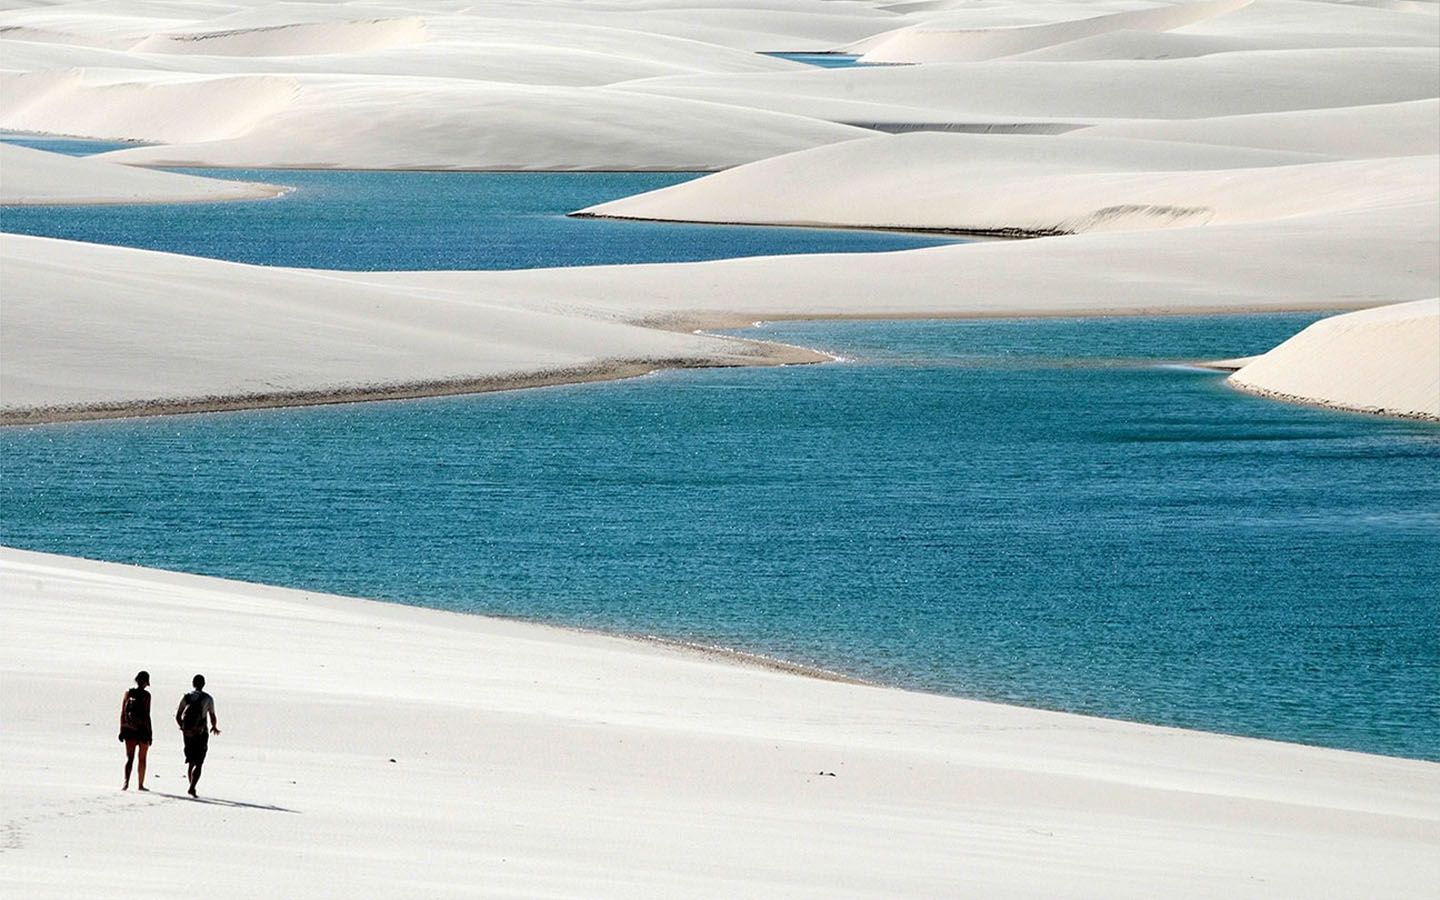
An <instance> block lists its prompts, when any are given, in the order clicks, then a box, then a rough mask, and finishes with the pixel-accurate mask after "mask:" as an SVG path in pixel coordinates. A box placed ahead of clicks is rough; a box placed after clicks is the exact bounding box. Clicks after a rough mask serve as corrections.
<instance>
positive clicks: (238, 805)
mask: <svg viewBox="0 0 1440 900" xmlns="http://www.w3.org/2000/svg"><path fill="white" fill-rule="evenodd" d="M150 795H151V796H152V797H168V798H170V799H171V800H184V801H185V802H186V803H208V804H209V805H211V806H229V807H231V808H233V809H264V810H268V811H270V812H283V813H295V814H296V815H299V814H300V810H298V809H286V808H285V807H283V806H271V805H269V804H268V803H242V802H241V801H239V800H222V799H220V798H218V797H188V796H185V797H182V796H181V795H179V794H166V793H164V792H163V791H151V792H150Z"/></svg>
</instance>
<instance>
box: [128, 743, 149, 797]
mask: <svg viewBox="0 0 1440 900" xmlns="http://www.w3.org/2000/svg"><path fill="white" fill-rule="evenodd" d="M138 746H139V748H140V783H139V784H137V785H136V787H137V788H139V789H140V790H142V791H148V790H150V789H149V788H147V787H146V786H145V757H146V756H147V755H149V753H150V745H149V744H140V745H138ZM126 768H127V769H128V768H129V766H126ZM125 781H126V782H127V783H128V782H129V781H130V779H129V777H126V779H125Z"/></svg>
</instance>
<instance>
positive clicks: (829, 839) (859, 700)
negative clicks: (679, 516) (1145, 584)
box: [0, 550, 1440, 898]
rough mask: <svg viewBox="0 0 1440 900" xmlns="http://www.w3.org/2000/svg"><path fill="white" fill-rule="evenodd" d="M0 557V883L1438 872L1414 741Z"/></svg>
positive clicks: (682, 885) (369, 884)
mask: <svg viewBox="0 0 1440 900" xmlns="http://www.w3.org/2000/svg"><path fill="white" fill-rule="evenodd" d="M0 579H3V581H0V608H3V617H4V621H5V622H6V626H7V627H6V628H5V629H3V631H0V670H3V680H4V684H5V690H4V692H3V694H0V717H3V719H4V721H5V728H4V729H3V731H0V746H3V749H4V752H5V756H6V760H7V763H6V765H5V766H4V768H3V774H0V779H3V780H0V784H3V791H4V795H5V804H4V810H3V812H0V822H3V825H4V833H5V835H6V848H5V865H4V867H3V868H0V889H3V891H4V892H5V893H6V894H8V895H13V896H25V897H35V898H47V897H57V898H58V897H67V898H68V897H73V896H76V895H84V896H88V897H110V896H115V897H118V896H130V895H133V893H134V892H135V886H136V885H143V886H144V892H145V893H146V894H147V895H149V896H171V895H178V894H181V893H195V892H200V893H203V894H205V895H206V896H215V897H232V896H233V897H240V896H247V897H250V896H256V895H265V896H291V895H295V894H304V895H306V896H315V897H353V896H362V895H363V896H427V897H446V896H460V895H465V896H473V895H476V894H480V895H486V896H518V895H524V896H549V897H596V896H606V897H611V896H613V897H640V896H647V897H649V896H662V895H665V896H686V897H711V896H714V897H733V896H736V895H745V896H785V897H817V898H818V897H826V898H830V897H835V896H837V895H844V896H850V897H882V896H887V897H888V896H895V897H900V896H909V897H914V896H940V895H948V894H952V893H955V892H960V893H966V894H973V895H976V896H985V897H1034V896H1046V897H1059V896H1063V897H1097V898H1098V897H1105V898H1117V897H1147V898H1148V897H1153V896H1155V895H1156V893H1157V892H1158V893H1162V894H1164V895H1165V896H1170V897H1213V896H1215V895H1216V894H1217V893H1227V894H1235V895H1238V896H1256V897H1261V896H1263V897H1267V898H1282V897H1297V898H1300V897H1305V898H1309V897H1315V896H1327V897H1357V898H1358V897H1369V896H1377V895H1383V896H1396V897H1398V896H1423V895H1424V894H1426V893H1427V892H1428V891H1429V890H1430V887H1431V886H1432V885H1433V884H1434V883H1435V882H1436V880H1437V879H1440V852H1437V851H1440V766H1437V765H1435V764H1432V763H1424V762H1417V761H1411V760H1403V759H1390V758H1385V757H1378V756H1367V755H1362V754H1354V753H1344V752H1339V751H1331V750H1323V749H1316V748H1308V747H1301V746H1298V745H1286V744H1277V743H1269V742H1264V741H1255V740H1246V739H1242V738H1232V737H1222V736H1218V735H1207V734H1201V733H1197V732H1186V731H1179V730H1174V729H1165V728H1155V727H1149V726H1144V725H1133V724H1128V723H1123V722H1114V721H1107V720H1103V719H1093V718H1084V717H1080V716H1071V715H1064V714H1059V713H1049V712H1041V711H1036V710H1027V709H1020V708H1015V707H1005V706H996V705H991V704H985V703H976V702H971V701H966V700H959V699H952V698H946V697H937V696H930V695H924V694H913V693H906V692H902V691H896V690H887V689H881V688H874V687H865V686H859V685H852V684H839V683H834V682H828V681H820V680H815V679H810V678H805V677H801V676H797V675H791V674H785V673H780V672H774V671H766V670H763V669H758V668H750V667H741V666H738V665H733V664H727V663H724V662H720V661H717V660H714V659H711V658H705V657H700V656H697V655H692V654H688V653H684V652H681V651H677V650H672V649H666V648H663V647H656V646H647V645H642V644H637V643H633V642H629V641H625V640H621V639H618V638H609V637H604V636H599V635H590V634H581V633H572V632H565V631H558V630H554V629H549V628H545V627H543V626H537V625H527V624H521V623H515V622H506V621H501V620H494V619H486V618H482V617H478V616H465V615H457V614H452V613H446V612H438V611H433V610H423V609H415V608H409V607H404V606H398V605H390V604H379V603H370V602H366V601H363V600H350V599H345V598H340V597H331V596H326V595H319V594H309V593H300V592H298V591H286V590H280V589H277V588H267V587H260V586H256V585H248V584H240V583H236V582H227V581H220V580H216V579H207V578H199V577H195V576H189V575H179V574H172V573H165V572H158V571H154V570H146V569H138V568H130V567H125V566H115V565H109V564H104V563H94V562H86V561H81V560H76V559H67V558H64V557H56V556H47V555H42V554H33V553H25V552H20V551H16V550H0ZM141 667H144V668H147V669H149V671H150V673H151V677H152V682H153V684H152V694H153V695H154V697H155V701H154V708H155V712H154V721H155V725H156V743H155V745H154V746H153V748H152V751H151V755H150V767H149V777H148V779H147V786H148V787H150V788H151V793H150V794H149V795H144V794H138V793H136V792H135V791H134V790H133V787H132V790H131V791H130V792H128V793H122V792H121V791H120V790H119V787H120V776H121V771H120V769H121V764H122V762H123V753H122V752H121V747H120V745H119V744H118V743H117V742H116V741H115V738H114V733H115V730H116V724H115V719H116V717H117V713H116V704H117V702H118V698H119V695H120V694H121V693H122V692H123V690H124V688H125V687H126V686H127V684H128V681H129V679H130V676H131V675H133V674H134V672H135V670H136V669H139V668H141ZM193 672H203V673H205V675H206V676H207V678H208V685H207V689H208V690H210V691H211V693H212V694H213V695H214V696H215V698H216V708H217V713H218V719H219V723H220V727H221V732H222V733H221V734H220V735H219V736H217V737H213V738H212V739H211V743H210V755H209V758H208V760H207V762H206V766H205V775H204V778H203V780H202V781H201V784H200V793H201V797H202V801H201V802H194V801H190V800H187V799H183V787H182V785H183V772H184V769H183V765H182V761H181V756H180V742H179V739H178V736H177V733H176V732H175V731H174V729H173V728H172V727H170V725H169V719H168V713H169V709H170V708H171V705H172V704H174V703H175V702H177V701H178V699H179V697H180V695H181V694H182V693H183V692H184V691H185V690H186V689H187V687H188V680H189V677H190V675H191V674H192V673H193ZM822 773H833V775H831V774H822ZM137 836H139V837H138V839H137ZM197 860H199V861H203V864H202V863H199V862H197ZM121 873H123V875H122V874H121Z"/></svg>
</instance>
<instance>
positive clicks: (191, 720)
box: [180, 691, 205, 731]
mask: <svg viewBox="0 0 1440 900" xmlns="http://www.w3.org/2000/svg"><path fill="white" fill-rule="evenodd" d="M180 727H181V728H183V729H185V730H186V731H204V730H205V701H204V700H203V699H201V697H200V692H199V691H196V692H195V693H193V694H186V695H185V709H183V710H182V711H181V712H180Z"/></svg>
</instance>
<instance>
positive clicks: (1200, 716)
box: [0, 314, 1440, 760]
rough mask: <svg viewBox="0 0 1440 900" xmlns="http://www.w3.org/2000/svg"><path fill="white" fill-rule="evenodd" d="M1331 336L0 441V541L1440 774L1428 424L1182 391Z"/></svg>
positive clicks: (1123, 343) (1436, 535)
mask: <svg viewBox="0 0 1440 900" xmlns="http://www.w3.org/2000/svg"><path fill="white" fill-rule="evenodd" d="M1314 318H1315V316H1313V315H1297V314H1285V315H1265V316H1228V317H1211V316H1203V317H1175V318H1120V319H1042V320H976V321H944V322H926V321H912V322H848V323H826V322H796V323H781V324H774V325H767V326H765V327H763V328H761V329H759V330H758V331H757V330H748V331H746V332H744V333H745V334H747V335H749V336H757V335H758V336H764V337H773V338H775V339H777V340H783V341H787V342H792V343H797V344H803V345H806V346H814V347H820V348H824V349H827V350H830V351H832V352H835V353H837V354H839V355H841V356H843V357H844V358H846V359H847V360H848V361H847V362H844V363H839V364H832V365H820V366H806V367H792V368H784V369H745V370H706V371H685V372H665V373H660V374H657V375H654V376H651V377H648V378H641V379H635V380H631V381H625V382H614V383H605V384H590V385H576V386H568V387H557V388H545V389H538V390H527V391H516V392H510V393H501V394H488V395H479V396H473V397H455V398H444V399H437V400H425V401H404V402H392V403H380V404H361V405H348V406H333V407H324V408H312V409H290V410H273V411H256V412H245V413H227V414H218V415H205V416H185V417H171V418H158V419H148V420H128V421H111V422H99V423H89V424H83V425H55V426H42V427H34V428H12V429H6V430H4V431H0V475H3V477H0V538H3V542H4V543H6V544H8V545H12V546H17V547H22V548H27V549H35V550H46V551H51V552H59V553H67V554H73V555H78V556H86V557H91V558H98V559H107V560H115V561H121V562H130V563H138V564H142V565H149V566H157V567H161V568H171V569H179V570H183V571H189V572H200V573H205V574H213V575H221V576H226V577H231V578H240V579H244V580H249V581H257V582H265V583H272V584H280V585H287V586H292V587H301V588H306V589H311V590H323V591H331V592H336V593H342V594H354V595H359V596H368V597H376V598H381V599H388V600H394V601H399V602H405V603H415V604H421V605H427V606H436V607H442V608H446V609H458V610H468V611H473V612H481V613H491V614H499V615H506V616H516V617H521V618H526V619H536V620H541V621H546V622H554V623H560V624H566V625H573V626H580V627H587V628H599V629H604V630H610V631H617V632H622V633H632V634H647V633H648V634H658V635H662V636H665V637H669V638H675V639H681V640H691V641H698V642H701V643H705V644H710V645H718V646H724V647H732V648H737V649H742V650H747V651H752V652H758V653H763V654H768V655H772V656H776V657H780V658H784V659H788V660H793V661H795V662H799V663H804V664H810V665H817V666H821V667H824V668H829V669H833V670H838V671H841V672H845V673H848V674H852V675H855V676H858V677H862V678H867V679H871V680H875V681H879V682H883V683H887V684H895V685H901V686H905V687H911V688H917V689H922V690H931V691H939V692H943V693H950V694H956V695H961V696H967V697H976V698H983V699H992V700H999V701H1004V702H1012V703H1022V704H1028V705H1035V706H1042V707H1047V708H1053V709H1064V710H1071V711H1076V712H1084V713H1092V714H1097V715H1103V716H1110V717H1117V718H1124V719H1134V720H1140V721H1146V722H1154V723H1160V724H1169V725H1178V726H1183V727H1189V728H1199V729H1204V730H1210V731H1221V732H1229V733H1235V734H1245V735H1255V736H1262V737H1269V738H1276V739H1281V740H1291V741H1300V742H1304V743H1313V744H1321V745H1326V746H1332V747H1342V748H1350V749H1356V750H1364V751H1370V752H1378V753H1387V754H1396V755H1403V756H1412V757H1420V758H1426V759H1433V760H1440V727H1437V725H1440V722H1437V709H1440V617H1437V616H1436V595H1435V585H1436V584H1437V583H1440V553H1437V552H1436V551H1437V548H1440V429H1437V428H1436V427H1435V426H1433V425H1426V424H1423V423H1413V422H1403V421H1394V420H1386V419H1380V418H1375V417H1369V416H1360V415H1351V414H1345V413H1337V412H1333V411H1327V410H1319V409H1310V408H1305V407H1300V406H1291V405H1286V404H1280V403H1275V402H1271V401H1266V400H1261V399H1258V398H1254V397H1250V396H1248V395H1244V394H1240V393H1237V392H1234V391H1232V390H1229V389H1228V388H1226V387H1225V386H1224V384H1223V376H1222V375H1220V374H1218V373H1213V372H1206V371H1203V370H1198V369H1194V368H1191V367H1189V366H1187V365H1185V363H1186V362H1187V361H1190V360H1196V359H1205V358H1218V357H1226V356H1240V355H1245V354H1249V353H1254V352H1257V351H1259V350H1262V349H1265V348H1267V347H1269V346H1272V345H1274V344H1275V343H1278V342H1279V341H1280V340H1283V339H1284V338H1285V337H1287V336H1289V335H1290V334H1293V333H1294V332H1295V331H1297V330H1299V329H1300V328H1301V327H1303V326H1304V325H1305V324H1306V323H1308V322H1309V321H1311V320H1312V319H1314Z"/></svg>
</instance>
